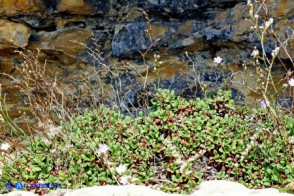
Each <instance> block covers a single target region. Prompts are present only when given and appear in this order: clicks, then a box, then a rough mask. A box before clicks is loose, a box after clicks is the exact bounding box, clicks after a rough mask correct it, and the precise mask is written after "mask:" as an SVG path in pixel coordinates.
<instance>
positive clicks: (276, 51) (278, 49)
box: [272, 47, 280, 57]
mask: <svg viewBox="0 0 294 196" xmlns="http://www.w3.org/2000/svg"><path fill="white" fill-rule="evenodd" d="M279 51H280V47H276V48H275V49H274V50H273V51H272V57H276V56H277V55H278V54H279Z"/></svg>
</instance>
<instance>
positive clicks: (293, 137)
mask: <svg viewBox="0 0 294 196" xmlns="http://www.w3.org/2000/svg"><path fill="white" fill-rule="evenodd" d="M289 143H290V144H294V136H291V137H289Z"/></svg>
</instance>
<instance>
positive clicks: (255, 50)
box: [251, 48, 259, 58]
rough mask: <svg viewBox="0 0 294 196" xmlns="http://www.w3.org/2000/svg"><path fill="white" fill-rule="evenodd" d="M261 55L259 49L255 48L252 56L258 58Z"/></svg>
mask: <svg viewBox="0 0 294 196" xmlns="http://www.w3.org/2000/svg"><path fill="white" fill-rule="evenodd" d="M258 55H259V51H258V50H257V49H256V48H255V49H254V50H253V51H252V53H251V56H253V57H254V58H256V57H257V56H258Z"/></svg>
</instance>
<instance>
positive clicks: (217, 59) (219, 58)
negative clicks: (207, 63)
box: [214, 56, 223, 64]
mask: <svg viewBox="0 0 294 196" xmlns="http://www.w3.org/2000/svg"><path fill="white" fill-rule="evenodd" d="M222 60H223V59H222V58H221V57H219V56H218V57H214V62H215V63H217V64H220V63H221V62H222Z"/></svg>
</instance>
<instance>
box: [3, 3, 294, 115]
mask: <svg viewBox="0 0 294 196" xmlns="http://www.w3.org/2000/svg"><path fill="white" fill-rule="evenodd" d="M267 2H268V6H269V11H270V12H269V13H270V15H271V16H273V17H274V24H273V25H274V29H275V30H276V31H277V35H278V37H279V38H280V39H281V40H285V39H286V38H287V37H289V36H290V35H292V30H293V29H294V21H293V17H294V2H293V0H283V1H281V2H279V3H277V2H276V1H275V0H269V1H267ZM144 11H145V13H146V14H148V19H147V18H146V16H147V15H145V14H144ZM247 16H248V7H247V5H246V3H245V2H244V0H169V1H167V0H129V1H125V0H50V1H49V0H0V17H1V18H0V59H1V60H0V72H5V73H9V74H14V73H15V70H16V69H15V68H16V67H19V66H20V65H21V64H22V63H23V61H24V60H23V57H21V56H19V54H17V53H14V51H15V49H19V50H31V51H36V50H37V49H39V50H40V52H39V60H40V62H44V61H45V60H46V63H47V65H48V67H51V68H52V69H50V70H49V72H50V73H51V74H52V76H54V75H57V76H58V77H59V78H58V79H59V80H62V82H63V84H67V83H73V82H75V81H78V79H77V78H78V77H79V76H80V75H82V74H90V73H92V71H89V70H91V69H90V68H91V67H92V66H95V67H101V66H102V65H103V63H106V64H107V65H109V66H111V67H112V68H114V69H115V68H118V69H119V67H120V65H122V64H123V63H122V61H121V60H122V59H123V60H124V59H127V60H129V61H130V64H135V65H136V66H138V68H139V69H143V68H144V67H145V68H146V66H148V67H149V68H154V66H155V64H154V58H153V54H154V53H156V54H160V56H161V58H160V61H161V64H160V67H158V68H157V70H158V71H157V72H155V71H150V72H148V73H149V75H148V76H149V77H148V82H155V81H158V78H161V82H160V87H164V88H167V87H171V88H172V89H173V90H176V92H182V93H183V94H186V95H188V94H191V89H196V88H197V85H194V84H191V85H192V86H191V85H190V84H188V83H189V82H188V81H193V80H194V81H195V80H196V79H197V78H200V79H204V83H205V84H207V85H208V86H210V87H211V88H215V87H221V86H224V81H225V79H226V77H228V76H229V75H230V74H231V72H232V70H231V67H230V66H231V65H234V66H235V65H241V64H242V63H244V62H247V61H248V60H249V58H250V54H251V52H252V50H253V48H254V46H257V48H259V49H260V48H261V46H260V44H259V42H258V40H257V38H256V36H255V35H254V34H253V33H252V32H251V30H250V27H251V26H252V25H251V24H250V23H249V22H248V21H246V20H245V18H246V17H247ZM260 18H265V13H260ZM146 29H149V30H148V31H146ZM93 38H94V39H95V42H94V41H93ZM77 42H78V43H80V44H78V43H77ZM96 42H97V44H98V45H99V46H100V48H99V52H100V53H99V55H100V57H102V58H103V60H102V59H99V60H98V59H95V58H93V55H91V53H88V49H92V50H93V49H94V48H95V46H96V44H95V43H96ZM275 47H276V45H275V43H274V42H273V40H272V39H269V40H266V43H265V50H266V51H267V52H268V53H269V54H270V53H271V52H272V50H273V49H274V48H275ZM287 50H288V54H287V53H285V52H284V51H283V49H282V53H281V55H280V57H282V58H284V59H288V58H289V56H292V57H293V54H294V40H293V39H292V40H289V42H288V44H287ZM185 51H187V52H188V53H187V54H188V55H189V58H188V57H187V55H186V53H185ZM142 54H144V61H143V60H142ZM216 56H221V57H222V58H223V63H224V65H225V66H226V67H227V70H226V71H225V74H224V75H221V76H220V75H219V72H218V73H217V74H215V72H214V71H212V70H213V69H214V66H213V58H214V57H216ZM144 62H145V63H144ZM192 64H193V66H192ZM69 67H70V68H69ZM139 72H140V73H146V70H145V72H144V71H139ZM182 73H185V74H188V76H185V77H183V75H182ZM136 74H137V73H133V75H132V77H137V76H138V75H136ZM74 78H75V79H74ZM105 78H107V77H105ZM0 79H1V82H2V84H3V87H4V88H5V87H7V86H9V83H8V82H7V81H6V80H4V79H3V78H0ZM2 79H3V80H2ZM137 81H138V82H141V83H142V82H143V80H142V79H141V78H140V77H139V78H138V79H137ZM104 82H106V83H107V82H108V80H105V81H104ZM192 83H193V82H192ZM77 85H79V84H77ZM95 88H96V87H95ZM126 89H128V88H126ZM197 89H199V88H197ZM137 90H139V91H140V90H141V89H137ZM9 93H10V94H9ZM14 93H15V92H13V94H14ZM132 93H133V92H130V94H132ZM196 94H201V92H197V93H196ZM9 96H12V92H8V99H9ZM11 99H12V98H11ZM13 99H15V102H17V100H16V97H15V96H14V95H13ZM16 110H17V109H16Z"/></svg>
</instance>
